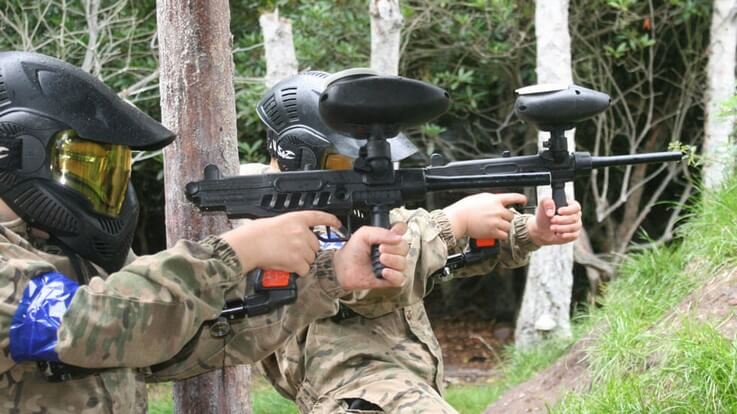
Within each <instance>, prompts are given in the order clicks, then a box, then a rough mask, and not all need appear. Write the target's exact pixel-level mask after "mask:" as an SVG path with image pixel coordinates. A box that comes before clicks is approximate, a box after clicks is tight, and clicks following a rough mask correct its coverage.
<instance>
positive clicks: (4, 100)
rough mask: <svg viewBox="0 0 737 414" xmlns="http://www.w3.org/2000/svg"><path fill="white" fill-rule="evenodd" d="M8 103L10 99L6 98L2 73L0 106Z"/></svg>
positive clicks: (6, 93)
mask: <svg viewBox="0 0 737 414" xmlns="http://www.w3.org/2000/svg"><path fill="white" fill-rule="evenodd" d="M9 103H10V97H9V96H8V87H7V86H5V78H4V77H3V73H2V72H0V106H4V105H7V104H9Z"/></svg>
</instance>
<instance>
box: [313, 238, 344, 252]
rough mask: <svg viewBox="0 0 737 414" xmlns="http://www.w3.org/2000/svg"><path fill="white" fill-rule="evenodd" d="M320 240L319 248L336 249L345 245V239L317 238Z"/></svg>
mask: <svg viewBox="0 0 737 414" xmlns="http://www.w3.org/2000/svg"><path fill="white" fill-rule="evenodd" d="M319 241H320V250H333V249H334V250H338V249H340V248H342V247H343V246H345V241H343V240H319Z"/></svg>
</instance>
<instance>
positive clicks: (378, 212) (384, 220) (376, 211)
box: [371, 205, 391, 279]
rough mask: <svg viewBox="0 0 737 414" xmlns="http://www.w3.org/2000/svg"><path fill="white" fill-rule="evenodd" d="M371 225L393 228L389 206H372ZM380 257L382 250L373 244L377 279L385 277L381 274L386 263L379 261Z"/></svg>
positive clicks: (372, 262) (372, 256) (373, 260)
mask: <svg viewBox="0 0 737 414" xmlns="http://www.w3.org/2000/svg"><path fill="white" fill-rule="evenodd" d="M371 225H372V226H376V227H383V228H385V229H388V228H391V223H389V207H387V206H384V205H376V206H372V207H371ZM380 257H381V252H379V246H378V245H373V246H371V267H372V268H373V269H374V276H376V278H377V279H383V278H384V276H382V275H381V272H382V270H384V265H383V264H381V261H379V258H380Z"/></svg>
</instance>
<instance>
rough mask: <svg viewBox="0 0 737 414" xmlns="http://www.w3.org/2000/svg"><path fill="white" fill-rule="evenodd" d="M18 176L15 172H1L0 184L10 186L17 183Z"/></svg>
mask: <svg viewBox="0 0 737 414" xmlns="http://www.w3.org/2000/svg"><path fill="white" fill-rule="evenodd" d="M16 181H17V177H16V176H15V175H14V174H9V173H0V184H2V185H4V186H8V187H12V186H13V185H15V182H16Z"/></svg>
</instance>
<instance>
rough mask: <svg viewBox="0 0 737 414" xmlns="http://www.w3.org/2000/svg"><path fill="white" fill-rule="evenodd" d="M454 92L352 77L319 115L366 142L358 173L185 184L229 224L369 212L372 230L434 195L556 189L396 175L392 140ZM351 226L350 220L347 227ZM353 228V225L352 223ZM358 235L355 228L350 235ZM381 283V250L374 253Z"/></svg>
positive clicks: (214, 176)
mask: <svg viewBox="0 0 737 414" xmlns="http://www.w3.org/2000/svg"><path fill="white" fill-rule="evenodd" d="M448 106H449V98H448V94H447V93H446V92H445V91H444V90H442V89H440V88H437V87H435V86H433V85H430V84H428V83H425V82H421V81H417V80H413V79H407V78H403V77H397V76H376V75H367V74H360V75H355V74H351V73H349V76H346V77H338V78H337V79H335V80H333V81H332V83H330V84H329V85H328V86H327V87H326V89H325V90H324V91H323V93H322V95H321V96H320V106H319V109H320V115H321V117H322V118H323V121H324V122H325V123H326V124H327V125H328V126H329V127H331V128H333V129H335V130H337V131H340V132H344V133H346V134H348V135H350V136H351V137H353V138H355V139H362V140H366V143H365V145H363V146H362V147H361V149H360V151H359V156H358V158H357V159H356V160H355V161H354V164H353V169H352V170H336V171H330V170H323V171H295V172H283V173H275V174H264V175H254V176H238V177H225V178H222V177H220V172H219V170H218V168H217V166H214V165H208V166H207V167H206V168H205V174H204V175H205V177H204V180H202V181H197V182H191V183H189V184H187V186H186V196H187V198H188V199H189V200H190V201H191V202H192V203H194V204H195V205H196V206H197V207H198V208H199V209H200V210H202V211H224V212H225V213H226V214H227V215H228V217H230V218H257V217H268V216H274V215H277V214H281V213H285V212H289V211H296V210H321V211H326V212H330V213H332V214H335V215H337V216H339V217H344V218H348V219H349V220H348V221H347V222H348V223H350V216H351V213H352V212H353V211H356V210H359V211H364V212H367V213H368V215H369V218H370V224H371V225H372V226H378V227H384V228H389V226H390V223H389V211H390V210H391V209H392V208H394V207H399V206H402V205H404V204H405V203H406V202H408V201H420V200H424V199H425V198H426V194H427V193H428V192H432V191H447V190H459V189H468V190H479V189H488V190H493V189H500V188H509V187H524V186H538V185H547V184H550V182H551V180H550V173H549V172H547V171H542V170H541V171H535V172H529V173H528V172H520V173H515V174H509V173H507V172H506V171H505V172H503V173H500V174H490V173H486V172H483V171H482V172H480V173H478V174H470V175H468V174H465V173H460V171H461V169H463V168H465V167H462V168H461V169H459V170H458V173H455V172H454V167H450V166H445V167H443V168H442V172H443V174H437V175H436V174H434V173H433V169H432V168H403V169H395V168H394V164H393V163H392V161H391V159H392V158H391V153H390V146H389V143H388V142H387V141H386V139H387V138H391V137H394V136H396V135H397V134H398V132H399V130H400V129H402V128H405V127H410V126H415V125H420V124H423V123H425V122H427V121H429V120H431V119H433V118H435V117H437V116H439V115H440V114H442V113H444V112H445V111H446V110H447V109H448ZM345 222H346V221H344V223H345ZM349 227H350V225H349ZM351 230H352V229H350V228H349V233H350V231H351ZM372 262H373V267H374V272H375V274H376V275H377V277H380V275H381V270H382V266H381V264H380V263H379V252H378V249H376V246H374V249H373V251H372Z"/></svg>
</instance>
